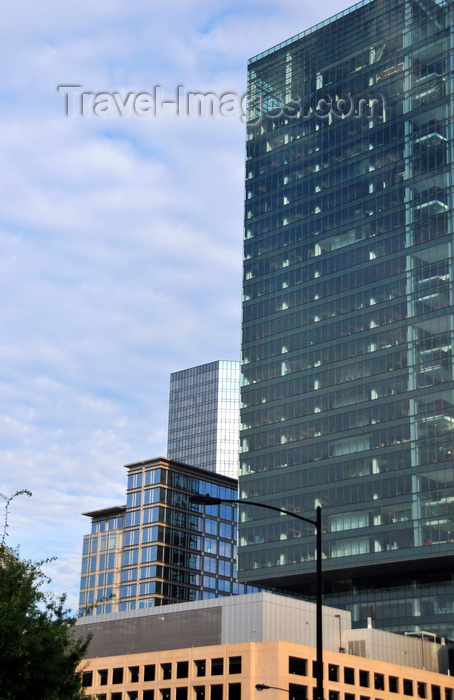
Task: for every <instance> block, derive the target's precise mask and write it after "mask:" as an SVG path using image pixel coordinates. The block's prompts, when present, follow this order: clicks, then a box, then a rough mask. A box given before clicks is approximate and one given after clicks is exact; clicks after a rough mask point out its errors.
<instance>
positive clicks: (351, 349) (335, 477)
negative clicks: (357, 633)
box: [239, 0, 454, 631]
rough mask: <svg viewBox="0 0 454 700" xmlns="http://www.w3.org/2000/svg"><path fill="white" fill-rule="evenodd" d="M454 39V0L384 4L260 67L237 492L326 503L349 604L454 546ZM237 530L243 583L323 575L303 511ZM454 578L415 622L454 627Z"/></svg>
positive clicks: (327, 541) (245, 516)
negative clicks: (357, 589) (378, 576)
mask: <svg viewBox="0 0 454 700" xmlns="http://www.w3.org/2000/svg"><path fill="white" fill-rule="evenodd" d="M452 42H453V37H452V2H433V1H431V0H423V1H418V2H416V1H410V0H373V1H370V2H361V3H359V4H358V5H356V6H354V7H352V8H350V9H349V10H347V11H346V12H344V13H341V14H340V15H338V16H336V17H335V18H333V19H332V20H330V21H327V22H325V23H323V24H322V25H318V26H317V27H315V28H314V29H312V30H310V31H307V32H305V33H304V34H301V35H298V36H297V37H295V38H294V39H291V40H289V41H287V42H284V43H283V44H281V45H279V46H277V47H274V48H272V49H270V50H269V51H266V52H264V53H263V54H261V55H259V56H257V57H255V58H254V59H252V60H251V61H250V64H249V107H250V113H249V124H248V137H247V162H246V202H245V243H244V258H245V259H244V287H243V288H244V307H243V348H242V350H243V358H242V363H243V365H242V372H243V387H242V413H241V454H240V495H241V497H243V498H251V499H254V500H261V501H264V502H266V503H270V504H272V505H275V506H278V507H281V508H286V509H288V510H294V511H295V512H296V513H299V514H302V515H305V516H306V517H309V518H311V517H314V509H315V508H316V507H317V506H318V505H321V506H322V508H323V523H324V532H323V558H324V560H325V561H324V569H325V571H326V572H328V574H329V572H331V574H330V575H328V576H327V578H328V579H332V581H336V580H337V581H338V582H339V581H341V580H342V582H343V583H342V584H339V585H338V589H337V592H336V595H337V596H338V598H337V599H336V600H337V601H338V602H339V601H340V600H341V599H342V600H343V601H344V604H345V601H346V600H347V598H346V597H345V596H344V598H342V596H341V597H340V598H339V595H340V594H339V590H341V589H342V591H344V590H347V589H349V590H352V585H351V580H352V577H354V576H356V577H358V576H362V577H363V584H364V586H363V587H364V588H367V589H368V591H369V593H370V590H371V588H373V586H372V585H371V581H372V579H371V577H373V573H372V571H373V569H372V568H370V567H378V566H380V567H383V566H386V567H388V568H387V569H383V568H382V569H381V570H382V572H383V571H386V572H391V573H392V572H394V574H393V575H396V576H397V574H398V573H400V572H402V571H403V570H405V569H409V570H410V569H411V568H412V566H413V568H418V567H419V568H426V570H427V567H430V566H431V564H430V562H434V563H433V564H432V566H434V567H438V570H440V571H441V569H443V570H445V569H446V567H447V566H448V564H447V562H448V561H449V557H452V554H453V553H454V535H453V533H454V461H453V451H454V444H453V442H454V441H453V427H454V408H453V405H454V396H453V364H452V341H453V306H452V304H453V289H452V280H453V255H452V253H453V250H452V246H453V241H452V116H451V115H452V61H453V52H452ZM239 545H240V547H239V553H240V558H239V569H240V576H241V577H242V579H243V580H248V581H260V582H261V583H262V584H264V585H282V586H286V585H291V586H293V587H297V588H299V589H300V590H303V588H304V586H303V584H304V581H306V580H307V581H309V580H310V577H311V574H312V572H313V570H314V561H313V560H314V555H315V551H314V550H315V536H314V533H313V529H311V527H310V526H306V525H305V524H304V523H299V522H298V521H297V520H296V519H292V518H283V517H279V516H276V517H274V518H273V517H271V516H270V515H269V512H268V511H263V512H260V511H259V509H256V508H255V509H254V508H249V509H248V508H243V510H242V513H241V523H240V540H239ZM424 562H426V563H424ZM448 570H449V567H448ZM368 577H369V578H368ZM404 579H405V577H404ZM395 580H396V585H397V578H396V579H395ZM418 580H420V579H418ZM443 581H444V582H440V581H438V583H440V585H441V587H442V588H443V592H442V594H440V595H441V598H443V596H444V598H443V600H442V599H441V598H440V600H438V599H437V600H436V601H435V602H434V601H432V603H431V606H429V608H428V610H429V613H430V614H429V613H428V617H427V618H424V614H425V613H423V612H422V611H423V606H422V603H421V601H422V597H423V593H421V596H420V597H419V598H418V596H416V597H414V596H413V597H411V594H410V593H408V596H407V598H406V600H408V606H407V607H406V612H405V615H404V617H405V623H404V622H402V624H405V626H406V627H407V628H408V629H410V628H411V627H412V626H413V627H415V628H417V627H418V618H419V623H424V620H425V621H426V622H428V623H429V622H430V624H432V626H433V624H435V623H434V620H435V621H436V620H437V619H438V620H440V618H436V615H437V614H438V613H436V612H435V609H436V610H437V611H438V610H443V611H444V613H443V614H445V613H446V612H448V615H449V616H450V618H449V619H450V622H449V625H450V627H449V629H451V630H452V631H454V596H453V587H452V577H451V575H448V576H447V578H446V577H445V579H443ZM400 584H401V585H402V586H403V587H404V588H405V585H407V588H408V590H409V589H410V588H416V587H417V585H418V586H420V584H416V579H415V580H414V581H413V583H412V584H411V585H410V584H409V583H408V581H407V584H405V581H404V582H403V583H402V582H400ZM413 584H414V585H413ZM329 586H331V589H332V590H334V588H335V585H334V584H333V583H328V588H329ZM422 588H423V589H424V591H425V593H424V595H426V594H427V586H426V587H425V588H424V586H422ZM401 590H402V589H401ZM342 595H344V594H343V593H342ZM446 596H448V597H447V598H446ZM376 598H377V595H375V598H374V596H373V595H372V594H371V595H369V597H368V598H367V601H368V603H367V605H368V604H369V602H371V603H373V602H374V600H375V599H376ZM333 600H334V597H333ZM349 600H350V603H351V604H350V607H351V608H352V609H353V603H352V602H351V601H352V599H351V598H350V599H349ZM365 600H366V598H365ZM418 601H419V602H418ZM357 602H358V604H360V602H361V601H357ZM367 605H366V604H364V605H360V607H361V613H359V612H358V614H357V620H360V619H361V620H363V621H365V610H366V607H367ZM421 615H423V617H422V618H421ZM449 625H448V626H449Z"/></svg>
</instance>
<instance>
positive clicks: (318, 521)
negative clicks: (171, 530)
mask: <svg viewBox="0 0 454 700" xmlns="http://www.w3.org/2000/svg"><path fill="white" fill-rule="evenodd" d="M189 500H190V502H191V503H198V504H199V505H205V506H214V505H218V504H219V503H240V504H244V505H246V506H257V507H258V508H267V509H268V510H274V511H276V512H278V513H284V514H285V515H290V516H291V517H292V518H297V519H298V520H304V522H306V523H309V524H310V525H314V527H315V532H316V555H317V556H316V559H317V561H316V587H317V594H316V599H315V636H316V644H315V646H316V663H315V665H316V680H317V687H316V694H315V698H314V700H323V636H322V634H323V633H322V509H321V507H320V506H317V508H316V511H315V513H316V516H315V520H311V519H310V518H305V517H304V516H303V515H298V513H292V512H291V511H289V510H285V509H284V508H277V507H276V506H271V505H269V504H268V503H257V502H256V501H243V500H241V499H239V498H215V497H214V496H209V495H208V494H206V495H202V494H197V495H194V496H190V497H189ZM263 689H264V688H261V690H263Z"/></svg>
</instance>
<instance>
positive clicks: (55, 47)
mask: <svg viewBox="0 0 454 700" xmlns="http://www.w3.org/2000/svg"><path fill="white" fill-rule="evenodd" d="M349 4H350V3H349V2H347V1H346V0H331V1H328V2H325V3H323V4H322V3H319V4H317V3H314V2H313V1H312V0H311V1H310V2H309V0H298V1H297V0H287V1H286V2H282V1H281V0H280V1H278V0H260V2H259V0H242V2H238V1H234V0H232V1H229V0H218V2H207V0H184V2H183V1H181V0H165V1H164V0H154V1H153V2H151V1H150V0H149V1H148V2H146V1H145V0H133V1H132V2H131V1H129V2H126V1H125V0H109V1H108V2H107V0H90V2H88V1H87V0H79V1H78V2H77V3H76V2H75V3H62V2H57V0H44V1H43V2H41V3H39V4H36V3H32V2H30V1H29V0H19V1H18V3H15V4H9V5H7V6H5V7H4V8H3V12H2V23H1V27H0V35H1V46H2V53H3V57H2V73H1V77H0V81H1V90H0V122H1V128H0V159H1V163H2V168H1V170H0V180H1V186H0V248H1V254H0V266H1V276H0V299H1V314H0V332H1V338H2V342H1V344H0V392H1V393H0V396H1V403H0V446H1V456H0V457H1V458H0V469H1V482H0V491H1V492H2V493H4V494H6V495H10V494H12V493H14V492H15V491H16V490H18V489H24V488H25V489H29V490H31V491H32V492H33V497H32V498H31V499H28V498H24V497H23V498H20V499H16V501H15V502H14V503H13V504H12V509H11V516H10V530H9V532H10V534H9V543H10V544H11V545H13V546H15V545H18V544H19V545H20V547H21V552H22V554H23V555H24V556H26V557H31V558H35V559H41V558H44V557H53V556H56V557H57V561H56V562H54V563H53V564H51V565H49V567H48V569H47V570H48V572H49V574H50V576H51V577H52V580H53V587H54V589H55V591H56V592H58V593H61V592H63V591H66V592H67V593H68V594H69V603H70V605H71V606H72V607H76V605H77V593H78V582H79V571H80V556H81V545H82V536H83V534H84V533H86V532H88V526H89V520H88V519H87V518H84V517H82V516H81V513H82V512H84V511H89V510H93V509H97V508H102V507H104V506H110V505H115V504H121V503H123V502H124V494H125V484H126V482H125V475H126V471H125V469H124V468H123V465H124V464H127V463H130V462H134V461H136V460H142V459H146V458H149V457H156V456H159V455H165V454H166V431H167V410H168V406H167V402H168V386H169V375H170V373H171V372H173V371H178V370H180V369H184V368H186V367H190V366H192V365H197V364H202V363H204V362H210V361H213V360H217V359H237V358H238V357H239V352H240V350H239V345H240V313H241V308H240V305H241V240H242V206H243V169H244V162H243V161H244V124H243V122H242V121H241V119H239V118H238V117H234V116H231V117H222V116H218V117H204V118H202V117H192V118H189V117H185V116H181V117H177V116H176V114H175V112H174V111H172V110H167V111H166V112H165V113H163V115H162V116H161V117H153V116H151V117H146V116H138V115H137V114H135V113H133V114H131V115H130V116H129V117H121V116H120V115H119V114H117V115H116V116H96V115H95V114H93V113H91V114H89V115H88V116H86V117H82V116H80V114H78V113H77V112H76V114H75V115H74V117H72V118H69V117H67V116H66V115H65V98H64V95H62V94H59V92H58V91H57V86H58V85H80V86H82V87H81V89H82V90H83V91H85V92H92V93H96V94H97V93H113V92H118V93H120V94H122V95H126V94H128V93H152V92H153V89H154V86H156V85H159V86H161V87H162V91H163V94H164V96H165V97H166V98H167V99H172V98H173V96H174V95H175V91H176V87H177V85H182V86H184V88H185V90H186V91H192V92H204V93H206V92H214V93H216V94H222V93H226V92H231V93H236V94H238V95H243V94H244V92H245V85H246V66H247V59H248V58H249V57H250V56H253V55H255V54H257V53H259V52H260V51H263V50H265V49H266V48H268V47H270V46H272V45H274V44H276V43H279V42H280V41H283V40H285V39H286V38H288V37H289V36H292V35H294V34H296V33H298V32H300V31H303V30H304V29H306V28H308V27H310V26H312V25H313V24H315V23H316V22H319V21H321V20H323V19H325V18H327V17H329V16H331V15H333V14H335V13H337V12H339V11H341V10H343V9H345V8H346V7H348V6H349Z"/></svg>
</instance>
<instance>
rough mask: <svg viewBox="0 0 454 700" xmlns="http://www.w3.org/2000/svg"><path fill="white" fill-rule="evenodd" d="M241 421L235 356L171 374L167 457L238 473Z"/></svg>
mask: <svg viewBox="0 0 454 700" xmlns="http://www.w3.org/2000/svg"><path fill="white" fill-rule="evenodd" d="M239 423H240V363H239V362H235V361H233V360H219V361H216V362H209V363H208V364H206V365H199V366H198V367H191V368H190V369H184V370H182V371H180V372H174V373H173V374H171V375H170V395H169V431H168V442H167V456H168V457H169V458H170V459H176V460H178V461H180V462H184V463H185V464H191V465H193V466H194V467H200V468H202V469H208V470H209V471H214V472H217V473H218V474H224V476H230V477H232V478H233V479H237V478H238V431H239Z"/></svg>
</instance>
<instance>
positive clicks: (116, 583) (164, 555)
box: [79, 457, 256, 615]
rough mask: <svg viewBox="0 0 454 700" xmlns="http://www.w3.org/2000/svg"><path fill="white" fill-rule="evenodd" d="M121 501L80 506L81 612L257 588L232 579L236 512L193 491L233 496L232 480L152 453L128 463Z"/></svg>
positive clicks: (135, 607)
mask: <svg viewBox="0 0 454 700" xmlns="http://www.w3.org/2000/svg"><path fill="white" fill-rule="evenodd" d="M126 469H127V470H128V475H127V480H128V483H127V491H126V505H121V506H113V507H111V508H103V509H101V510H96V511H91V512H89V513H84V515H86V516H88V517H89V518H90V519H91V533H90V534H89V535H86V536H85V537H84V542H83V556H82V576H81V584H80V601H79V603H80V612H81V613H86V614H93V613H95V614H96V615H99V614H103V613H112V612H116V611H125V610H135V609H139V608H147V607H154V606H160V605H166V604H168V603H173V602H178V601H185V600H204V599H208V598H215V597H218V596H226V595H232V594H237V593H244V592H247V591H252V590H256V589H255V588H253V587H251V586H246V585H244V584H239V583H237V577H236V517H235V515H234V508H233V506H232V505H229V504H222V505H219V506H211V507H209V508H207V509H205V510H204V514H203V517H202V511H201V506H198V505H193V504H191V503H190V502H189V497H190V496H191V495H192V494H196V493H202V494H206V493H207V494H210V495H212V496H216V497H218V498H236V496H237V482H236V480H234V479H230V478H229V477H225V476H222V475H219V474H215V473H212V472H207V471H205V470H204V469H197V468H195V467H190V466H188V465H186V464H181V463H179V462H175V461H173V460H169V459H165V458H163V457H157V458H155V459H149V460H145V461H143V462H135V463H133V464H127V465H126Z"/></svg>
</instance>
